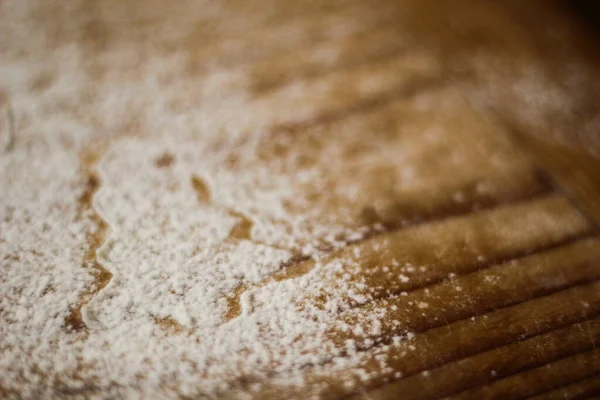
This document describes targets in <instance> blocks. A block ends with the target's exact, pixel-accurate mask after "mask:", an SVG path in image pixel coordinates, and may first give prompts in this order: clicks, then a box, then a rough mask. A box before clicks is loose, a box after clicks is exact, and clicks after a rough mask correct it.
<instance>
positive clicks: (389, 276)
mask: <svg viewBox="0 0 600 400" xmlns="http://www.w3.org/2000/svg"><path fill="white" fill-rule="evenodd" d="M523 223H526V224H527V225H528V227H527V228H522V229H518V227H519V226H521V225H522V224H523ZM592 232H593V229H592V227H591V226H590V225H589V224H588V223H587V221H586V220H585V219H584V218H583V217H582V216H581V215H579V213H578V212H577V210H575V209H574V208H573V207H571V206H570V204H569V203H568V202H567V201H566V200H564V199H562V197H560V196H557V195H550V196H547V197H542V198H539V199H536V200H533V201H528V202H524V203H517V204H511V205H509V206H508V205H502V206H500V207H496V208H493V209H489V210H486V211H483V212H479V213H477V214H466V215H463V216H459V217H453V218H448V219H446V220H442V221H436V222H432V223H430V224H428V225H420V226H413V227H411V228H410V229H404V230H396V231H391V232H387V233H384V234H380V235H378V236H375V237H373V238H370V239H368V240H366V241H360V242H358V243H355V244H352V245H350V246H348V247H346V248H344V249H342V250H340V251H338V252H336V253H334V254H332V255H331V256H329V257H327V258H326V259H325V260H323V261H322V263H323V264H325V265H326V264H327V263H328V262H329V261H339V260H341V261H342V262H343V263H344V264H348V265H360V268H358V269H353V268H347V269H344V270H343V271H341V272H340V274H342V273H343V274H346V275H347V274H350V276H355V278H356V280H357V282H358V281H360V282H361V288H362V289H356V290H357V293H364V294H365V295H368V296H369V298H372V299H377V298H382V297H386V296H389V295H391V294H398V293H400V292H407V293H410V292H412V291H416V290H419V289H424V288H426V287H429V286H431V285H434V284H437V283H440V282H441V281H443V280H444V279H447V278H448V277H449V276H455V275H464V274H468V273H472V272H475V271H477V270H482V269H486V268H490V267H492V266H494V265H497V264H502V263H506V262H508V261H511V260H515V259H518V258H523V257H526V256H529V255H533V254H535V253H540V252H545V251H550V250H553V249H556V248H558V247H562V246H566V245H569V244H571V243H574V242H576V241H578V240H581V239H584V238H586V237H589V236H590V235H591V234H592ZM470 238H477V239H476V240H475V241H472V240H471V239H470ZM397 260H402V261H403V264H400V263H398V262H397ZM407 263H408V264H409V265H410V266H409V267H407V266H406V265H407ZM309 265H310V264H309ZM299 268H300V269H301V268H304V269H306V268H307V267H306V266H305V265H303V264H298V265H295V266H291V267H290V268H289V269H287V270H286V274H292V275H294V271H295V269H299ZM417 271H418V273H417ZM296 274H297V272H296ZM333 285H335V280H334V282H333ZM349 301H350V302H352V300H351V299H349Z"/></svg>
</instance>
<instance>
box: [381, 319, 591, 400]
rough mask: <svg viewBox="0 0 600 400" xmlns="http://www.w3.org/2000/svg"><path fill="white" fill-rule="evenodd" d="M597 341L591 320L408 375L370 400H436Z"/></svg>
mask: <svg viewBox="0 0 600 400" xmlns="http://www.w3.org/2000/svg"><path fill="white" fill-rule="evenodd" d="M598 340H600V318H595V319H592V320H589V321H586V322H582V323H579V324H574V325H571V326H568V327H566V328H561V329H557V330H553V331H551V332H549V333H546V334H542V335H538V336H534V337H532V338H529V339H526V340H523V341H518V342H515V343H511V344H509V345H507V346H503V347H499V348H496V349H494V350H491V351H488V352H485V353H479V354H477V355H474V356H471V357H468V358H465V359H462V360H459V361H457V362H453V363H449V364H444V365H443V366H441V367H438V368H436V369H434V370H430V371H428V372H427V373H426V374H415V375H411V376H409V377H407V378H405V379H401V380H399V381H397V382H395V383H392V384H389V385H386V386H383V387H381V388H380V389H377V390H374V391H372V392H371V393H370V396H371V397H372V398H373V399H383V398H390V397H391V396H392V395H394V394H396V395H398V397H401V398H402V399H403V400H411V399H422V400H428V399H437V398H440V397H443V396H448V395H451V394H454V393H458V392H461V391H464V390H467V389H469V388H473V387H475V386H478V385H484V384H487V383H488V382H489V381H491V380H495V379H501V378H505V377H508V376H510V375H515V374H517V373H519V372H522V371H525V370H528V369H532V368H535V367H538V366H540V365H543V364H546V363H548V362H550V361H553V360H557V359H562V358H565V357H568V356H571V355H573V354H576V353H581V352H584V351H588V350H590V349H593V348H594V347H595V344H596V342H597V341H598ZM541 349H543V352H540V350H541Z"/></svg>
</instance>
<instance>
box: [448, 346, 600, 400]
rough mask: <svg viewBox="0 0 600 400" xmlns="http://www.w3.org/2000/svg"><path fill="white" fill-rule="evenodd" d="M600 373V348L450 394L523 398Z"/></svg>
mask: <svg viewBox="0 0 600 400" xmlns="http://www.w3.org/2000/svg"><path fill="white" fill-rule="evenodd" d="M599 373H600V349H594V350H591V351H586V352H582V353H578V354H576V355H574V356H571V357H567V358H563V359H561V360H559V361H555V362H552V363H549V364H546V365H544V366H542V367H538V368H535V369H531V370H528V371H525V372H522V373H520V374H517V375H513V376H510V377H508V378H504V379H500V380H498V381H495V382H493V383H491V384H489V385H485V386H482V387H478V388H475V389H471V390H467V391H464V392H461V393H460V394H458V395H456V396H452V397H450V398H451V399H455V400H460V399H465V400H466V399H507V400H508V399H515V400H517V399H523V398H525V397H528V396H532V395H536V394H539V393H542V392H544V391H548V390H552V389H555V388H559V387H560V386H563V385H566V384H570V383H572V382H575V381H577V380H581V379H584V378H587V377H590V376H595V375H596V374H599Z"/></svg>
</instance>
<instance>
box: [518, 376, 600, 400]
mask: <svg viewBox="0 0 600 400" xmlns="http://www.w3.org/2000/svg"><path fill="white" fill-rule="evenodd" d="M595 395H600V375H595V376H592V377H591V378H585V379H581V380H579V381H576V382H574V383H571V384H569V385H566V386H562V387H560V388H558V389H553V390H550V391H548V392H543V393H541V394H539V395H536V396H533V397H529V400H564V399H569V400H579V399H591V398H597V397H593V396H595Z"/></svg>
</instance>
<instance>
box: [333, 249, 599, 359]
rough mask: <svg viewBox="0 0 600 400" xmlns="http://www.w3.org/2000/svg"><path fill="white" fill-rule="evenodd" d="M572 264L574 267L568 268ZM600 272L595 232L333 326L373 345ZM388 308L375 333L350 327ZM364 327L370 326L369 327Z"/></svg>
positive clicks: (371, 307)
mask: <svg viewBox="0 0 600 400" xmlns="http://www.w3.org/2000/svg"><path fill="white" fill-rule="evenodd" d="M566 266H571V267H570V268H565V267H566ZM598 277H600V239H598V238H592V239H585V240H582V241H580V242H576V243H574V244H571V245H569V246H567V247H563V248H558V249H555V250H551V251H548V252H544V253H538V254H535V255H531V256H528V257H525V258H523V259H519V260H514V261H511V262H509V263H504V264H501V265H496V266H493V267H491V268H489V269H486V270H482V271H476V272H473V273H470V274H467V275H463V276H459V277H457V278H456V279H453V280H451V281H445V282H442V283H439V284H437V285H434V286H432V287H429V288H425V289H423V290H418V291H415V292H412V293H410V294H407V295H405V296H397V297H395V298H394V297H390V298H383V299H379V300H376V301H374V302H371V303H368V304H366V305H365V306H362V307H360V308H359V309H358V311H356V312H354V311H353V312H348V313H346V315H342V317H341V318H342V320H343V321H344V322H345V323H346V324H347V326H348V329H347V330H346V331H342V330H334V331H332V332H331V335H330V336H331V338H332V340H334V341H335V342H336V343H338V344H339V345H344V344H345V343H346V342H347V341H348V340H353V341H357V343H356V344H357V346H358V347H359V348H361V347H365V346H366V347H370V346H369V343H371V342H372V341H374V342H376V343H380V342H383V343H384V342H388V341H390V340H391V339H392V338H393V337H394V336H395V335H397V334H398V333H399V332H403V331H404V332H406V331H416V332H421V331H424V330H428V329H431V328H434V327H438V326H441V325H444V324H448V323H452V322H454V321H458V320H461V319H464V318H469V317H472V316H476V315H480V314H484V313H486V312H489V311H491V310H494V309H498V308H504V307H508V306H510V305H513V304H518V303H521V302H523V301H526V300H529V299H532V298H535V297H538V296H544V295H548V294H550V293H553V292H557V291H560V290H563V289H565V288H568V287H573V286H576V285H580V284H582V283H585V282H590V281H593V280H595V279H597V278H598ZM382 308H383V309H386V310H387V312H386V317H385V319H384V320H383V321H382V322H381V326H379V329H378V330H377V331H376V332H375V334H368V333H367V334H366V338H360V336H358V337H357V335H356V334H355V333H354V329H351V327H356V326H360V324H361V320H362V318H364V315H367V314H371V315H373V314H375V315H376V314H377V310H378V309H382ZM365 329H366V328H365Z"/></svg>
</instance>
